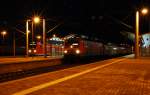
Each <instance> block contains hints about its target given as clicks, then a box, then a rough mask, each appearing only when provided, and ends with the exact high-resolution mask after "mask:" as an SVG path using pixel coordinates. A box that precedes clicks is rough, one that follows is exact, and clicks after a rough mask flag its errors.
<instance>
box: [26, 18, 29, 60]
mask: <svg viewBox="0 0 150 95" xmlns="http://www.w3.org/2000/svg"><path fill="white" fill-rule="evenodd" d="M28 21H29V20H27V21H26V57H28V55H29V54H28V50H29V44H28V43H29V40H28V38H29V37H28V31H29V27H28Z"/></svg>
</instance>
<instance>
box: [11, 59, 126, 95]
mask: <svg viewBox="0 0 150 95" xmlns="http://www.w3.org/2000/svg"><path fill="white" fill-rule="evenodd" d="M123 60H125V58H123V59H119V60H116V61H114V62H111V63H109V64H105V65H101V66H98V67H95V68H91V69H88V70H85V71H83V72H80V73H76V74H73V75H70V76H66V77H63V78H60V79H57V80H54V81H50V82H47V83H44V84H40V85H37V86H34V87H32V88H28V89H25V90H22V91H19V92H16V93H14V94H12V95H26V94H29V93H32V92H35V91H38V90H40V89H43V88H46V87H48V86H51V85H55V84H57V83H60V82H63V81H66V80H69V79H72V78H75V77H78V76H81V75H83V74H86V73H89V72H92V71H95V70H97V69H101V68H103V67H106V66H109V65H111V64H113V63H117V62H120V61H123Z"/></svg>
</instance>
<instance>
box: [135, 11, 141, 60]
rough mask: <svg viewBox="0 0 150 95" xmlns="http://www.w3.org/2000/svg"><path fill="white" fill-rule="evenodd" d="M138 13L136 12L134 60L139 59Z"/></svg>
mask: <svg viewBox="0 0 150 95" xmlns="http://www.w3.org/2000/svg"><path fill="white" fill-rule="evenodd" d="M139 56H140V53H139V12H138V11H137V12H136V31H135V58H139Z"/></svg>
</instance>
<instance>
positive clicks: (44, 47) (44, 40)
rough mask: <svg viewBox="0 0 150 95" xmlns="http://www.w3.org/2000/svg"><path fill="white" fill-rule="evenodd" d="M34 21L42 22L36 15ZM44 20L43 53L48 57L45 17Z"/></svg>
mask: <svg viewBox="0 0 150 95" xmlns="http://www.w3.org/2000/svg"><path fill="white" fill-rule="evenodd" d="M33 20H34V22H35V23H39V22H40V17H38V16H36V17H34V19H33ZM42 21H43V53H44V57H45V58H46V57H47V56H46V32H45V19H42Z"/></svg>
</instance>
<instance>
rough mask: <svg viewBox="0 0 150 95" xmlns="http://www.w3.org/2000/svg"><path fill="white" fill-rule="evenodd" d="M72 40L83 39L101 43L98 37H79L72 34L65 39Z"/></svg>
mask: <svg viewBox="0 0 150 95" xmlns="http://www.w3.org/2000/svg"><path fill="white" fill-rule="evenodd" d="M70 38H81V39H84V40H90V41H101V40H100V39H98V38H97V37H92V36H87V35H79V34H70V35H67V36H65V37H64V39H66V40H67V39H70Z"/></svg>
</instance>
